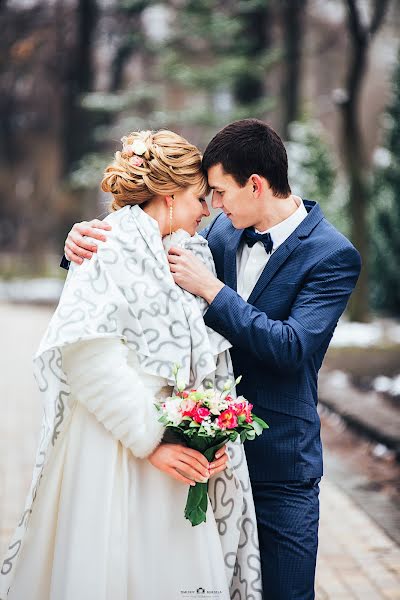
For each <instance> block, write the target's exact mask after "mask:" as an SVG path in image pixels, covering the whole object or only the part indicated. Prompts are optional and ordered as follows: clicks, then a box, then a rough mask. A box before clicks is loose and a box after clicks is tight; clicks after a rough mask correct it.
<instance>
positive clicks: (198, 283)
mask: <svg viewBox="0 0 400 600" xmlns="http://www.w3.org/2000/svg"><path fill="white" fill-rule="evenodd" d="M168 262H169V268H170V270H171V273H172V277H173V278H174V281H175V283H177V284H178V285H179V286H180V287H182V288H183V289H185V290H187V291H188V292H190V293H191V294H194V295H195V296H201V297H202V298H204V299H205V300H206V301H207V302H208V304H211V302H212V301H213V300H214V298H215V296H216V295H217V294H218V292H219V291H220V290H222V288H223V287H224V284H223V283H222V281H220V280H219V279H217V278H216V277H215V275H214V274H213V273H211V271H209V270H208V269H207V267H206V266H205V264H204V263H203V262H202V261H201V260H199V259H198V258H197V256H195V255H194V254H193V253H192V252H190V250H185V249H184V248H171V249H170V251H169V252H168Z"/></svg>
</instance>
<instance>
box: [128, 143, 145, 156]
mask: <svg viewBox="0 0 400 600" xmlns="http://www.w3.org/2000/svg"><path fill="white" fill-rule="evenodd" d="M131 148H132V150H133V151H134V153H135V154H137V155H138V156H142V154H144V153H145V152H146V151H147V146H146V144H145V143H144V142H142V141H141V140H134V142H133V143H132V144H131Z"/></svg>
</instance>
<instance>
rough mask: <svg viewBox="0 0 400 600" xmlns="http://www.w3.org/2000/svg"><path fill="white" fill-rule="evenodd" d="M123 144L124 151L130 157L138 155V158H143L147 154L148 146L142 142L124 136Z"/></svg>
mask: <svg viewBox="0 0 400 600" xmlns="http://www.w3.org/2000/svg"><path fill="white" fill-rule="evenodd" d="M121 142H122V151H123V152H126V153H127V154H128V155H131V156H132V154H136V156H142V155H143V154H144V153H145V152H147V146H146V144H145V143H144V142H142V140H134V139H133V138H132V137H131V136H130V137H126V136H125V135H124V137H123V138H121Z"/></svg>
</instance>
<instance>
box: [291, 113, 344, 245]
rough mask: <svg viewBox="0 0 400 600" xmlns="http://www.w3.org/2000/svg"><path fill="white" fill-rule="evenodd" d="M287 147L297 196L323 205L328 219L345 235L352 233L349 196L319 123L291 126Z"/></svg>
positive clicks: (292, 183)
mask: <svg viewBox="0 0 400 600" xmlns="http://www.w3.org/2000/svg"><path fill="white" fill-rule="evenodd" d="M289 133H290V140H289V141H288V142H286V143H285V146H286V149H287V153H288V160H289V181H290V184H291V188H292V191H293V193H294V194H297V195H299V196H301V197H303V198H307V199H308V200H315V201H316V202H319V203H320V204H321V207H322V209H323V211H324V214H325V216H326V217H327V219H328V220H329V221H331V223H333V224H334V225H335V227H337V228H338V229H339V230H340V231H342V232H343V233H344V234H347V233H348V229H349V223H348V220H347V216H346V203H347V193H346V188H345V185H344V183H343V182H341V181H340V180H339V178H338V176H337V168H336V165H335V161H334V158H333V155H332V151H331V149H330V147H329V145H328V143H327V141H326V134H325V132H324V130H323V128H322V126H321V124H320V123H319V122H317V121H303V122H294V123H291V125H290V129H289Z"/></svg>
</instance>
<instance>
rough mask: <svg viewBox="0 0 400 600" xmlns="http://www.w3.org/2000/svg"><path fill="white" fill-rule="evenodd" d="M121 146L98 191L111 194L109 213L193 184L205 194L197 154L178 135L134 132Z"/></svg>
mask: <svg viewBox="0 0 400 600" xmlns="http://www.w3.org/2000/svg"><path fill="white" fill-rule="evenodd" d="M122 144H123V148H122V151H120V150H118V151H117V152H116V153H115V156H114V161H113V162H112V163H111V164H110V165H108V167H107V168H106V170H105V173H104V177H103V180H102V182H101V189H102V190H103V191H104V192H110V193H111V194H112V195H113V200H112V203H111V210H112V211H115V210H119V209H120V208H123V207H124V206H126V205H128V204H129V205H133V204H144V203H146V202H148V201H149V200H151V199H152V198H153V197H154V196H156V195H165V196H170V195H173V194H174V193H175V192H178V191H179V190H182V189H184V188H186V187H188V186H192V185H196V186H198V189H199V195H200V196H203V195H206V194H207V193H208V191H209V188H208V184H207V179H206V177H205V175H204V173H203V172H202V170H201V154H200V151H199V150H198V148H196V146H193V145H192V144H190V143H189V142H188V141H187V140H185V139H184V138H183V137H182V136H180V135H178V134H177V133H174V132H173V131H168V130H160V131H156V132H153V131H136V132H133V133H130V134H129V135H128V136H124V137H123V138H122Z"/></svg>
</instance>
